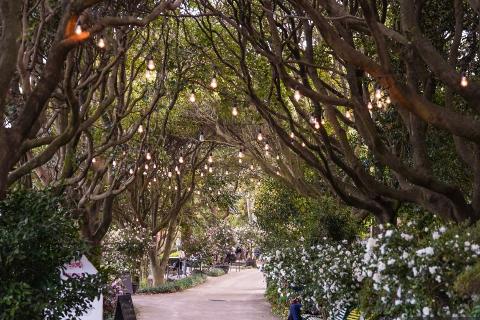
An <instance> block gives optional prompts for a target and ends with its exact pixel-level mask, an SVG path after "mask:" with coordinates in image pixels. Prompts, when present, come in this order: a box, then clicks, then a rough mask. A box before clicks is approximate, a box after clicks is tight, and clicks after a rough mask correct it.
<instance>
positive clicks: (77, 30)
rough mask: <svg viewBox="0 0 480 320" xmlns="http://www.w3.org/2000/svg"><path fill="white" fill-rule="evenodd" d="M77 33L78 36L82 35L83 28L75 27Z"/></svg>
mask: <svg viewBox="0 0 480 320" xmlns="http://www.w3.org/2000/svg"><path fill="white" fill-rule="evenodd" d="M75 33H76V34H78V35H80V34H82V26H80V25H79V24H77V26H76V27H75Z"/></svg>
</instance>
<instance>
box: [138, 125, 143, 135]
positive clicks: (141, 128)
mask: <svg viewBox="0 0 480 320" xmlns="http://www.w3.org/2000/svg"><path fill="white" fill-rule="evenodd" d="M142 132H143V126H142V125H140V126H138V133H142Z"/></svg>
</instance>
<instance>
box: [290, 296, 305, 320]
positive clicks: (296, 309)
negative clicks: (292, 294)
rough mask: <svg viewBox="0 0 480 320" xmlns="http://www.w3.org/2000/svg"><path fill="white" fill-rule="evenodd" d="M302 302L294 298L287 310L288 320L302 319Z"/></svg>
mask: <svg viewBox="0 0 480 320" xmlns="http://www.w3.org/2000/svg"><path fill="white" fill-rule="evenodd" d="M301 309H302V304H301V303H300V299H299V298H294V299H293V300H292V303H291V304H290V309H289V310H288V320H302V312H301Z"/></svg>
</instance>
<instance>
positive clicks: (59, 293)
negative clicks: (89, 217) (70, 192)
mask: <svg viewBox="0 0 480 320" xmlns="http://www.w3.org/2000/svg"><path fill="white" fill-rule="evenodd" d="M86 251H87V247H86V245H85V243H84V242H83V241H82V240H81V239H80V236H79V232H78V229H77V226H76V225H75V224H74V223H73V221H72V219H71V218H69V211H68V210H67V209H66V208H65V207H63V206H62V205H61V199H60V198H57V197H53V196H52V195H51V194H50V193H48V192H38V191H28V192H26V191H25V192H24V191H20V192H15V193H11V194H10V195H9V196H8V197H7V198H6V199H5V200H3V201H2V202H0V283H1V284H2V285H1V286H2V288H1V290H2V294H1V296H0V318H1V319H58V318H59V317H61V316H66V313H67V312H68V311H69V310H73V309H74V310H75V311H74V313H75V314H74V315H70V318H72V319H73V318H76V316H79V315H81V314H82V312H83V311H84V310H85V309H86V308H87V307H88V305H89V302H88V301H91V300H93V298H95V297H96V296H98V295H99V294H100V290H101V286H100V280H101V279H100V277H99V276H94V275H88V276H85V277H81V278H78V277H71V278H68V279H66V280H61V279H60V269H61V268H62V266H63V265H64V264H65V263H68V262H70V261H72V260H75V259H78V258H80V256H81V255H82V253H85V252H86Z"/></svg>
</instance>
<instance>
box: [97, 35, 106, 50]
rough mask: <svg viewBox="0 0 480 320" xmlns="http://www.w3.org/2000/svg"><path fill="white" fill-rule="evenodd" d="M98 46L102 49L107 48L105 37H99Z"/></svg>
mask: <svg viewBox="0 0 480 320" xmlns="http://www.w3.org/2000/svg"><path fill="white" fill-rule="evenodd" d="M97 46H98V47H99V48H100V49H103V48H105V40H104V39H103V37H100V39H98V42H97Z"/></svg>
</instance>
